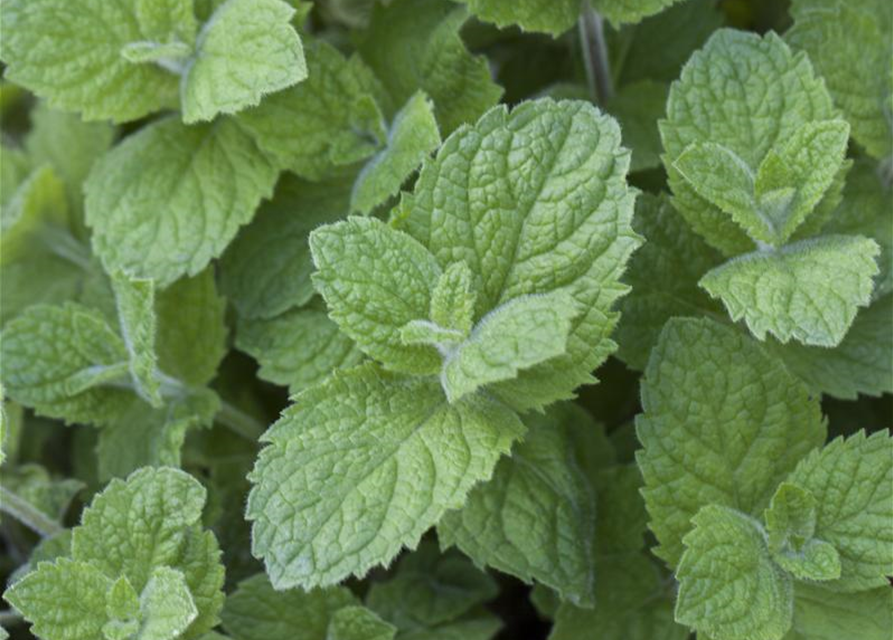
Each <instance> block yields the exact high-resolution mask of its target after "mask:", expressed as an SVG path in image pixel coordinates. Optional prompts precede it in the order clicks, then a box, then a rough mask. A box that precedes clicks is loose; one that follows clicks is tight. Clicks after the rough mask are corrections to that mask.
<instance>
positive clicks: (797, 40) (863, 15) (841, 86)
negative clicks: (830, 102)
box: [785, 0, 893, 159]
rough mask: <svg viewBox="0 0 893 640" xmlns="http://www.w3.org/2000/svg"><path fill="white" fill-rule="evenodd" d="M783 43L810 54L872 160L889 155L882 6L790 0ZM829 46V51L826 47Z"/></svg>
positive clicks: (892, 145)
mask: <svg viewBox="0 0 893 640" xmlns="http://www.w3.org/2000/svg"><path fill="white" fill-rule="evenodd" d="M791 15H792V16H793V18H794V27H793V28H792V29H791V30H790V31H788V32H787V33H786V34H785V39H786V40H787V41H788V42H790V43H791V45H792V46H794V47H795V48H797V49H802V50H804V51H806V52H807V53H808V54H809V57H810V59H811V60H812V63H813V64H814V65H815V67H816V69H817V70H818V72H819V73H820V74H821V75H822V77H823V78H824V79H825V83H826V84H827V86H828V91H830V93H831V96H832V97H833V98H834V101H835V102H836V103H837V105H838V106H839V107H840V108H841V109H842V110H843V113H844V115H845V116H846V118H847V120H849V122H850V124H851V125H852V127H853V137H854V138H855V139H856V141H857V142H858V143H859V144H861V145H862V146H863V147H865V149H866V150H867V151H868V153H870V154H871V155H872V156H874V157H875V158H878V159H883V158H887V157H889V156H890V154H891V152H893V142H891V140H893V126H891V121H890V109H891V105H893V96H891V94H893V64H891V63H890V60H891V59H893V40H891V38H890V30H891V28H893V8H891V6H890V3H889V2H886V0H869V1H863V2H858V3H854V2H845V1H844V2H841V1H838V0H831V1H828V0H794V2H792V3H791ZM829 43H834V46H829Z"/></svg>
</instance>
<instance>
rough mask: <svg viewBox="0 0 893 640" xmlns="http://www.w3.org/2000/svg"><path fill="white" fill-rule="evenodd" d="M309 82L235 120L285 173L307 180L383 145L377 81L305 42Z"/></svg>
mask: <svg viewBox="0 0 893 640" xmlns="http://www.w3.org/2000/svg"><path fill="white" fill-rule="evenodd" d="M304 45H305V46H304V53H305V55H306V58H307V74H308V75H307V80H305V81H303V82H301V83H299V84H297V85H295V86H292V87H289V88H288V89H286V90H284V91H280V92H278V93H275V94H271V95H269V96H267V97H266V98H265V99H264V101H263V102H262V103H261V104H260V105H259V106H258V107H255V108H253V109H248V110H246V111H243V112H240V113H239V115H238V116H237V120H238V122H239V123H240V124H242V125H244V126H245V128H246V129H247V130H248V131H250V132H251V134H252V135H253V136H254V138H255V140H256V141H257V144H258V146H259V147H260V148H261V149H263V150H264V151H265V152H266V153H267V154H269V155H270V156H272V157H273V158H274V159H275V160H276V162H277V163H279V165H280V166H281V167H282V168H283V169H289V170H291V171H294V172H295V173H297V174H298V175H299V176H301V177H303V178H307V179H308V180H320V179H323V178H327V177H331V176H332V174H333V173H334V172H335V171H336V169H337V168H339V167H343V166H346V165H352V164H354V163H356V162H359V161H360V160H364V159H366V158H368V157H370V156H371V155H373V154H374V153H375V152H376V151H377V150H378V149H379V148H381V146H382V145H383V143H384V142H385V125H384V119H383V116H382V114H381V111H380V109H379V106H378V102H377V100H376V94H377V92H378V90H379V87H378V84H377V80H376V79H375V77H374V76H373V75H372V72H371V71H370V70H369V68H368V67H366V65H364V64H363V61H362V60H360V59H359V57H357V56H353V57H351V58H349V59H347V58H345V57H344V56H343V55H341V53H339V52H338V50H337V49H335V48H334V47H333V46H332V45H330V44H327V43H326V42H323V41H319V40H311V39H309V38H306V37H305V38H304Z"/></svg>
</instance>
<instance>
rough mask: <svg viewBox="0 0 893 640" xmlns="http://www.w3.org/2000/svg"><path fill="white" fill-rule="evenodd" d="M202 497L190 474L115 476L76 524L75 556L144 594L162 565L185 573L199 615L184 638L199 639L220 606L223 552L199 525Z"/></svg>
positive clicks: (161, 470)
mask: <svg viewBox="0 0 893 640" xmlns="http://www.w3.org/2000/svg"><path fill="white" fill-rule="evenodd" d="M205 497H206V492H205V489H204V487H202V486H201V484H200V483H199V482H198V481H197V480H195V479H194V478H193V477H192V476H190V475H188V474H186V473H184V472H182V471H179V470H176V469H171V468H167V467H162V468H158V469H153V468H149V467H147V468H144V469H141V470H139V471H137V472H135V473H133V474H132V475H130V476H129V477H128V478H127V480H126V481H122V480H118V479H115V480H112V481H111V482H110V483H109V484H108V486H107V487H106V488H105V490H104V491H103V492H102V493H101V494H99V495H97V497H96V498H95V499H94V500H93V502H92V504H91V505H90V507H89V508H87V509H86V510H85V511H84V513H83V516H82V518H81V525H80V526H79V527H76V528H75V529H74V531H73V537H72V557H73V558H74V559H75V560H78V561H83V562H89V563H90V564H91V565H93V566H94V567H96V568H98V569H100V570H101V571H102V572H103V573H105V574H106V575H107V576H110V577H111V576H114V577H115V578H117V577H119V576H122V575H123V576H125V577H126V578H127V579H128V581H129V582H130V583H131V585H133V587H134V589H136V590H137V591H140V592H141V591H143V589H144V588H146V585H147V584H148V583H149V582H150V579H151V577H152V574H153V572H154V570H155V569H156V568H157V567H170V568H171V569H176V570H178V571H180V572H181V573H182V574H183V576H184V578H185V580H186V584H187V586H188V588H189V592H190V594H191V597H192V601H193V603H194V605H195V608H196V610H197V612H198V615H197V617H196V618H195V619H194V620H193V621H192V623H191V624H190V625H189V628H188V629H187V631H186V632H185V633H184V634H183V635H182V637H183V638H184V639H189V638H194V637H197V636H199V635H201V634H202V633H204V632H205V631H208V630H209V629H211V628H212V627H213V626H214V625H216V624H217V622H218V617H217V614H218V612H219V611H220V607H221V606H222V604H223V592H222V591H221V588H222V586H223V566H222V565H221V564H220V549H219V548H218V546H217V541H216V539H215V538H214V535H213V534H212V533H210V532H203V531H202V529H201V523H200V518H201V513H202V507H203V506H204V502H205Z"/></svg>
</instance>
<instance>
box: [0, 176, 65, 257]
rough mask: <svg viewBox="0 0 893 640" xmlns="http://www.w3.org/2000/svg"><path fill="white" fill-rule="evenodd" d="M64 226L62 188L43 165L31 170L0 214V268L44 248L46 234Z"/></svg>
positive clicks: (46, 242) (46, 243)
mask: <svg viewBox="0 0 893 640" xmlns="http://www.w3.org/2000/svg"><path fill="white" fill-rule="evenodd" d="M67 227H68V206H67V202H66V197H65V185H64V184H63V183H62V181H61V180H59V178H58V176H57V175H56V173H55V171H54V170H53V169H52V168H51V167H49V166H47V165H44V166H42V167H41V168H39V169H36V170H35V171H33V172H32V173H31V174H30V175H29V176H28V177H27V178H26V179H25V180H24V181H23V182H22V183H21V184H20V185H19V186H18V188H17V189H16V190H15V191H14V192H13V194H12V197H11V198H10V199H9V200H7V201H5V202H4V203H3V207H2V211H0V230H2V236H0V265H3V266H6V265H7V264H9V263H12V262H16V261H20V260H22V259H23V258H27V257H28V256H29V255H31V254H33V253H35V252H37V251H40V250H41V249H45V248H48V245H49V243H50V242H51V240H50V237H51V236H49V233H51V231H52V230H53V229H60V230H66V229H67Z"/></svg>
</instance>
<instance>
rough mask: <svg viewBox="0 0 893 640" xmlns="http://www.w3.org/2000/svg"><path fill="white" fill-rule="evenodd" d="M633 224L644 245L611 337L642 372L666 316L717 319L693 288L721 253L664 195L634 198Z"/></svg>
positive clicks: (716, 310) (715, 307)
mask: <svg viewBox="0 0 893 640" xmlns="http://www.w3.org/2000/svg"><path fill="white" fill-rule="evenodd" d="M633 228H634V229H635V230H636V231H637V232H638V233H640V234H641V235H642V236H644V237H645V243H644V244H643V245H642V247H641V248H640V249H638V250H637V251H636V252H635V253H634V254H633V257H632V258H630V261H629V270H628V271H627V272H626V275H625V276H624V281H625V282H627V283H628V284H629V285H630V286H631V289H630V292H629V295H627V296H624V297H623V298H621V299H620V303H619V304H618V308H619V310H620V314H621V320H620V326H618V327H617V334H616V339H617V343H618V344H619V345H620V346H619V349H618V351H617V355H618V356H619V357H620V358H621V359H622V360H623V361H624V362H625V363H626V364H627V366H630V367H632V368H634V369H637V370H640V371H641V370H643V369H644V368H645V365H646V364H647V363H648V354H650V353H651V349H652V347H653V346H654V345H655V344H656V343H657V338H658V336H659V335H660V330H661V329H662V328H663V326H664V323H666V321H667V320H669V319H670V318H672V317H674V316H678V317H685V316H699V315H703V314H712V315H714V316H717V317H722V314H723V310H722V307H721V306H720V305H719V304H718V303H716V302H714V301H713V300H711V299H710V296H708V295H707V293H706V292H705V291H704V290H702V289H700V288H699V287H698V280H700V279H701V276H703V275H704V273H705V272H707V271H709V270H710V269H711V268H713V267H715V266H717V265H719V264H720V263H721V262H722V256H721V255H720V254H719V252H718V251H716V250H715V249H713V247H711V246H709V245H708V244H707V243H706V242H704V240H703V239H702V238H701V237H700V236H699V235H698V234H696V233H695V232H694V231H692V230H691V227H690V226H689V225H688V223H687V222H686V221H685V220H684V219H683V218H682V216H681V215H679V213H678V212H677V211H676V210H675V209H674V208H673V206H672V205H671V204H670V199H669V197H668V196H667V195H666V194H661V195H659V196H654V195H652V194H650V193H643V194H642V195H640V196H639V197H638V199H637V200H636V215H635V218H633ZM860 317H861V316H860Z"/></svg>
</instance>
